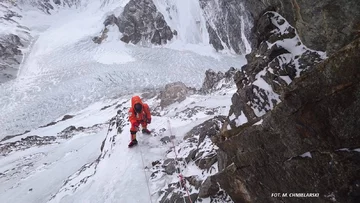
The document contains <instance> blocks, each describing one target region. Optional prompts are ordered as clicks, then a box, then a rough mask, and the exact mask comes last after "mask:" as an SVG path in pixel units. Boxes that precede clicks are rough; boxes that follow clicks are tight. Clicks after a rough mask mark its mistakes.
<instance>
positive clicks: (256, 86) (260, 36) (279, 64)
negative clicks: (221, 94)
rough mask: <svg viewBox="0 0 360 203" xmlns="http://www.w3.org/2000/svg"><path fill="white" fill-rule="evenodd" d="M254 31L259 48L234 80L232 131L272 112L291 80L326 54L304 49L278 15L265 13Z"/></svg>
mask: <svg viewBox="0 0 360 203" xmlns="http://www.w3.org/2000/svg"><path fill="white" fill-rule="evenodd" d="M253 32H254V35H255V36H256V37H257V42H256V43H254V44H256V45H257V46H255V47H254V48H253V51H252V52H251V53H250V54H248V55H246V58H247V60H248V64H246V65H245V66H243V67H242V68H241V70H240V71H237V72H236V74H235V77H234V80H235V83H236V86H237V88H238V91H237V93H236V94H234V96H233V98H232V103H233V105H232V106H231V110H230V113H229V114H230V123H229V124H230V125H231V127H233V128H234V127H238V126H240V125H243V124H245V123H254V122H256V121H257V120H258V118H259V117H261V116H263V115H264V114H265V113H266V112H269V111H270V110H272V109H273V108H274V107H275V106H276V105H277V104H278V103H279V102H280V101H281V100H280V97H279V95H281V94H282V93H283V92H284V89H286V87H287V86H288V85H289V84H290V83H291V82H292V80H294V79H295V78H296V77H299V76H300V75H301V74H303V73H304V72H305V71H308V70H309V69H311V66H312V65H313V64H316V63H319V62H320V61H322V59H323V58H324V54H323V53H321V52H316V51H313V50H310V49H308V48H307V47H305V46H304V45H303V44H302V43H301V41H300V39H299V37H298V36H297V34H296V31H295V29H294V28H293V27H292V26H290V25H289V24H288V22H287V21H286V20H285V19H284V18H283V17H282V16H280V15H279V14H277V13H275V12H267V13H265V14H264V15H263V16H262V17H261V18H260V19H259V20H258V21H257V24H256V25H255V27H254V29H253Z"/></svg>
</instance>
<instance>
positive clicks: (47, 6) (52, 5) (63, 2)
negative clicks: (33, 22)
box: [18, 0, 86, 14]
mask: <svg viewBox="0 0 360 203" xmlns="http://www.w3.org/2000/svg"><path fill="white" fill-rule="evenodd" d="M85 1H86V0H85ZM81 2H84V0H20V1H18V3H19V4H20V5H24V4H25V5H31V6H33V7H35V8H38V9H39V10H41V11H43V12H44V13H47V14H51V12H52V11H53V10H55V9H56V8H57V7H59V6H61V7H74V6H75V7H77V6H80V5H81Z"/></svg>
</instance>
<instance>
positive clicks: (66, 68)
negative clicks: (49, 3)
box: [0, 0, 244, 139]
mask: <svg viewBox="0 0 360 203" xmlns="http://www.w3.org/2000/svg"><path fill="white" fill-rule="evenodd" d="M126 2H127V1H126V0H124V1H105V2H97V1H95V2H91V3H88V4H84V5H83V6H82V7H80V8H74V7H71V8H62V9H56V10H54V11H53V12H52V15H47V14H44V13H42V12H40V11H39V10H37V9H35V8H32V7H26V9H24V10H23V13H22V15H23V19H22V22H23V24H24V25H26V26H27V27H29V28H30V29H31V33H32V35H33V37H34V39H35V41H34V42H33V43H32V46H31V51H30V53H29V54H28V55H27V56H26V58H25V60H24V62H23V64H22V65H21V67H20V71H19V74H18V77H17V79H15V80H12V81H10V82H8V83H5V84H3V85H1V86H0V95H1V98H0V111H1V112H2V116H1V117H0V129H1V133H0V139H1V138H3V137H4V136H6V135H9V134H16V133H20V132H23V131H25V130H30V129H33V128H36V127H38V126H40V125H44V124H46V123H47V122H49V121H50V120H54V119H56V118H57V117H59V116H60V115H62V114H65V113H67V112H69V111H76V110H80V109H82V108H84V107H86V106H87V105H89V104H91V103H93V102H95V101H98V100H100V99H105V98H112V97H114V96H118V95H121V94H128V93H131V92H134V91H140V90H142V89H144V88H147V89H148V88H161V87H163V86H164V85H165V84H167V83H169V82H174V81H182V82H184V83H185V84H187V85H189V86H193V87H199V86H200V85H201V83H202V79H203V73H204V72H205V70H207V69H209V68H211V69H213V70H222V71H224V70H227V69H228V68H229V67H230V66H234V67H240V66H241V65H242V64H243V63H244V60H243V57H242V56H233V55H229V54H222V53H216V52H215V51H214V50H212V49H211V48H210V47H211V46H210V45H206V44H204V43H205V40H206V37H205V38H204V36H206V32H203V34H202V35H201V36H200V34H199V33H198V32H197V33H193V34H189V35H183V34H181V35H180V36H182V37H181V39H174V41H173V42H172V43H170V44H169V45H167V46H165V47H153V48H146V47H138V46H135V45H131V44H130V45H127V44H123V43H122V42H120V41H119V40H118V38H119V34H118V32H117V31H116V30H114V29H112V30H111V31H110V36H109V38H108V39H107V41H106V42H105V43H103V44H101V45H98V44H95V43H93V42H92V37H94V36H96V35H97V34H98V33H100V31H101V29H102V28H103V24H102V23H103V21H104V19H105V18H106V16H108V15H109V14H111V13H119V12H121V10H122V8H123V6H124V5H125V4H126ZM159 2H160V1H158V3H159ZM101 3H104V4H101ZM188 3H190V1H189V2H188ZM178 6H179V5H178ZM182 6H184V5H182ZM159 7H160V6H159ZM182 8H183V7H182ZM183 12H185V13H183ZM187 12H189V11H186V9H184V8H183V9H181V8H180V7H179V9H178V15H179V16H187V14H188V13H187ZM196 12H197V10H196V9H195V10H194V11H192V13H193V14H194V13H196ZM193 17H194V18H200V16H198V15H197V16H193ZM184 20H192V18H191V19H184V18H181V19H179V20H178V21H174V22H173V23H174V24H176V23H177V26H178V27H182V28H184V29H183V31H181V32H180V33H184V32H185V31H188V30H190V29H193V26H195V25H194V24H190V25H187V24H188V23H189V22H187V21H186V22H185V21H184ZM189 26H190V27H189ZM200 28H201V27H200ZM200 28H199V29H200ZM201 29H202V28H201ZM193 39H196V40H193Z"/></svg>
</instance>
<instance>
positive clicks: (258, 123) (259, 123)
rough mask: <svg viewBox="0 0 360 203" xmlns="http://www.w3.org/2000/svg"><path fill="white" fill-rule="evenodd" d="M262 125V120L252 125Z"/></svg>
mask: <svg viewBox="0 0 360 203" xmlns="http://www.w3.org/2000/svg"><path fill="white" fill-rule="evenodd" d="M262 123H263V119H261V120H260V121H258V122H256V123H254V125H261V124H262Z"/></svg>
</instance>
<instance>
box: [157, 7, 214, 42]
mask: <svg viewBox="0 0 360 203" xmlns="http://www.w3.org/2000/svg"><path fill="white" fill-rule="evenodd" d="M153 1H154V3H155V5H156V7H157V8H158V9H159V11H160V12H161V13H163V15H164V16H165V20H166V22H167V23H168V24H169V26H170V27H171V28H172V29H175V30H176V31H177V34H178V38H177V40H179V41H182V42H184V43H190V44H199V43H201V44H208V42H209V34H208V32H207V29H206V21H205V19H204V17H203V15H202V11H201V8H200V4H199V2H198V1H193V0H182V1H174V0H153Z"/></svg>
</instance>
